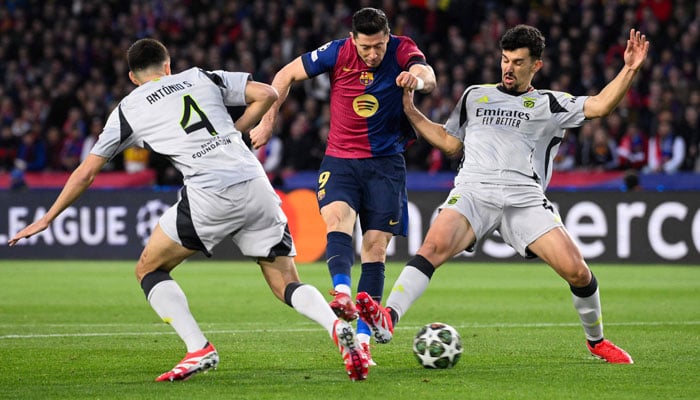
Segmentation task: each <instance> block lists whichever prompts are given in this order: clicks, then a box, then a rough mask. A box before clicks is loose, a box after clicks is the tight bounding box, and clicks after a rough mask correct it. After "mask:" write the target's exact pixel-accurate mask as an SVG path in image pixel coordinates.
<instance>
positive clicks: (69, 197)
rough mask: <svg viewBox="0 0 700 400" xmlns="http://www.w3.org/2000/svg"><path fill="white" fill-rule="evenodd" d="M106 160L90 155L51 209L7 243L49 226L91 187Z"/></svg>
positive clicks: (12, 243)
mask: <svg viewBox="0 0 700 400" xmlns="http://www.w3.org/2000/svg"><path fill="white" fill-rule="evenodd" d="M106 162H107V159H106V158H104V157H100V156H96V155H94V154H90V155H88V156H87V158H86V159H85V160H84V161H83V162H82V163H80V165H79V166H78V167H77V168H76V169H75V170H74V171H73V173H72V174H71V175H70V177H69V178H68V181H67V182H66V185H65V186H63V190H61V193H60V194H59V195H58V197H57V198H56V201H54V203H53V205H52V206H51V208H49V211H47V212H46V214H44V216H43V217H41V218H39V219H38V220H36V221H34V222H33V223H32V224H30V225H28V226H26V227H25V228H24V229H22V230H21V231H19V232H17V234H16V235H15V236H13V237H12V239H10V240H8V242H7V244H9V245H10V246H14V245H15V244H16V243H17V242H18V241H19V240H20V239H24V238H28V237H30V236H32V235H34V234H37V233H39V232H41V231H43V230H44V229H46V228H48V227H49V224H51V222H53V220H54V219H56V217H58V216H59V214H61V213H62V212H63V210H65V209H66V208H68V206H70V205H71V204H73V202H74V201H75V200H77V199H78V197H80V195H82V194H83V192H84V191H85V190H86V189H87V188H88V187H90V185H91V184H92V181H94V180H95V176H97V174H98V173H99V172H100V170H101V169H102V167H103V166H104V165H105V163H106Z"/></svg>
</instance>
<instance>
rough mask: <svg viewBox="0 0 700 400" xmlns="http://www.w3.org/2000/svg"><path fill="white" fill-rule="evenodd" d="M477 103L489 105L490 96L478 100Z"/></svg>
mask: <svg viewBox="0 0 700 400" xmlns="http://www.w3.org/2000/svg"><path fill="white" fill-rule="evenodd" d="M476 102H477V103H488V102H489V96H481V97H479V98H478V99H476Z"/></svg>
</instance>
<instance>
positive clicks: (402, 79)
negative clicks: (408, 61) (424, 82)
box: [396, 71, 421, 90]
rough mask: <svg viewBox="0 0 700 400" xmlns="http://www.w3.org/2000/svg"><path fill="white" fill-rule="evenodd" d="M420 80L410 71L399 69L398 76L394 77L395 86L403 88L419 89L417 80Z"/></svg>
mask: <svg viewBox="0 0 700 400" xmlns="http://www.w3.org/2000/svg"><path fill="white" fill-rule="evenodd" d="M420 81H421V80H420V78H418V77H417V76H415V75H413V74H412V73H410V72H408V71H401V73H400V74H399V76H397V77H396V86H398V87H402V88H404V89H411V90H420V89H419V88H418V82H420Z"/></svg>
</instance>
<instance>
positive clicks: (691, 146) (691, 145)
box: [678, 107, 700, 171]
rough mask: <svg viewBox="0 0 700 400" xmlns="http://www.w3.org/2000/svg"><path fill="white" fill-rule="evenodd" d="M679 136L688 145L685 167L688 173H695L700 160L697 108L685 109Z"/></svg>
mask: <svg viewBox="0 0 700 400" xmlns="http://www.w3.org/2000/svg"><path fill="white" fill-rule="evenodd" d="M678 134H679V135H680V136H681V137H683V141H684V142H685V143H686V145H687V146H686V147H687V149H686V155H685V161H684V163H683V166H682V167H681V168H682V169H684V170H687V171H694V170H695V165H696V163H697V162H698V160H700V158H698V145H699V144H700V118H698V110H697V109H696V108H695V107H688V108H686V109H685V113H684V114H683V118H682V119H681V121H680V122H679V123H678Z"/></svg>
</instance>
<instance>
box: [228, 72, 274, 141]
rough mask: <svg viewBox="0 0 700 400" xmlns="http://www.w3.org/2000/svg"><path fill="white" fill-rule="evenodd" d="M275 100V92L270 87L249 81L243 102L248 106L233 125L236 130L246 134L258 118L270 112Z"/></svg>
mask: <svg viewBox="0 0 700 400" xmlns="http://www.w3.org/2000/svg"><path fill="white" fill-rule="evenodd" d="M275 100H277V91H276V90H275V88H273V87H272V86H270V85H267V84H265V83H260V82H254V81H250V82H248V83H247V84H246V86H245V102H246V103H247V104H248V105H247V106H246V108H245V111H244V112H243V114H242V115H241V116H240V117H239V118H238V119H237V120H236V123H235V124H234V125H235V126H236V129H238V130H239V131H241V132H247V131H248V130H249V129H250V128H252V127H253V125H255V124H257V123H258V121H260V118H262V116H263V115H264V114H265V113H266V112H267V111H268V110H270V106H272V104H273V103H274V102H275Z"/></svg>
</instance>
